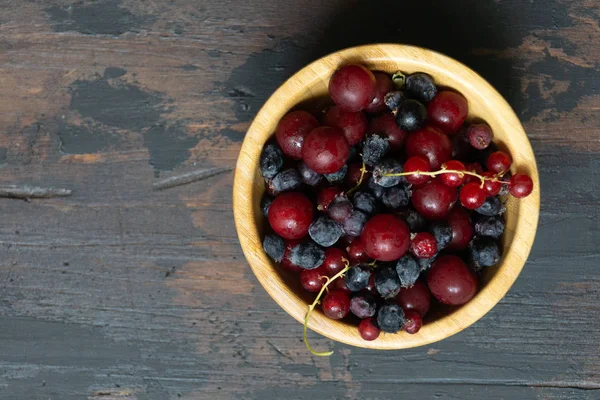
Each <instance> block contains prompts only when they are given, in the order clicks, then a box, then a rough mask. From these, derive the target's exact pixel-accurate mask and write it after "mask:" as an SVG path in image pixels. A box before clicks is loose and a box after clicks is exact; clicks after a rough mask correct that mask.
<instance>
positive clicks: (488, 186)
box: [481, 171, 502, 196]
mask: <svg viewBox="0 0 600 400" xmlns="http://www.w3.org/2000/svg"><path fill="white" fill-rule="evenodd" d="M481 175H482V176H484V177H487V178H492V179H486V180H485V181H484V183H483V191H484V192H485V195H486V196H495V195H497V194H498V193H500V189H502V182H501V181H500V180H499V179H496V178H495V177H494V173H493V172H489V171H486V172H484V173H482V174H481Z"/></svg>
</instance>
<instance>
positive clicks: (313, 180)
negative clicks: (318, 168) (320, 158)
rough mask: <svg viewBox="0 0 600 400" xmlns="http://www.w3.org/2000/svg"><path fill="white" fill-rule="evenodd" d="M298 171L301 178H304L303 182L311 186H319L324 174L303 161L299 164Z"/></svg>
mask: <svg viewBox="0 0 600 400" xmlns="http://www.w3.org/2000/svg"><path fill="white" fill-rule="evenodd" d="M298 173H299V174H300V179H302V182H304V183H306V184H307V185H309V186H317V185H318V184H319V183H321V180H322V179H321V177H322V175H321V174H319V173H317V172H315V171H313V170H312V169H310V168H308V166H307V165H306V164H305V163H303V162H300V163H299V164H298Z"/></svg>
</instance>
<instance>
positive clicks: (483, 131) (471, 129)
mask: <svg viewBox="0 0 600 400" xmlns="http://www.w3.org/2000/svg"><path fill="white" fill-rule="evenodd" d="M465 135H466V136H467V138H468V139H469V143H471V146H473V147H475V148H476V149H477V150H483V149H485V148H487V147H488V146H489V145H490V143H492V139H493V138H494V133H493V132H492V128H490V126H489V125H488V124H471V125H469V126H468V127H467V129H466V132H465Z"/></svg>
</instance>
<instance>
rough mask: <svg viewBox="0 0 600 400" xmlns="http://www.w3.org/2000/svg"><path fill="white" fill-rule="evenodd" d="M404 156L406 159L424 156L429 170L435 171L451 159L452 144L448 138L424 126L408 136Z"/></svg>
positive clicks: (432, 128)
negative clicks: (429, 167)
mask: <svg viewBox="0 0 600 400" xmlns="http://www.w3.org/2000/svg"><path fill="white" fill-rule="evenodd" d="M406 155H407V156H408V157H413V156H425V157H427V159H428V160H429V165H430V166H431V168H432V169H433V170H437V169H439V168H440V166H441V165H442V164H443V163H445V162H446V161H448V160H449V159H450V157H452V143H451V142H450V139H448V136H446V135H444V134H443V133H442V132H440V131H439V130H438V129H436V128H434V127H431V126H426V127H425V128H423V129H420V130H418V131H416V132H413V133H411V134H410V135H408V137H407V138H406Z"/></svg>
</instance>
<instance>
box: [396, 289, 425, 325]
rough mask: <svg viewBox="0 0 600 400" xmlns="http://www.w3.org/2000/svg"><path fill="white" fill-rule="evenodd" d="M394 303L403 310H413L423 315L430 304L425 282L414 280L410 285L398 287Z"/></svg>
mask: <svg viewBox="0 0 600 400" xmlns="http://www.w3.org/2000/svg"><path fill="white" fill-rule="evenodd" d="M396 304H398V305H399V306H400V307H402V308H403V309H404V311H407V310H414V311H416V312H418V313H419V314H420V315H421V317H424V316H425V314H427V312H428V311H429V306H430V305H431V293H430V292H429V288H428V287H427V285H426V284H424V283H423V282H421V281H416V282H415V284H414V285H413V286H412V287H409V288H402V289H400V293H398V295H397V296H396Z"/></svg>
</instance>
